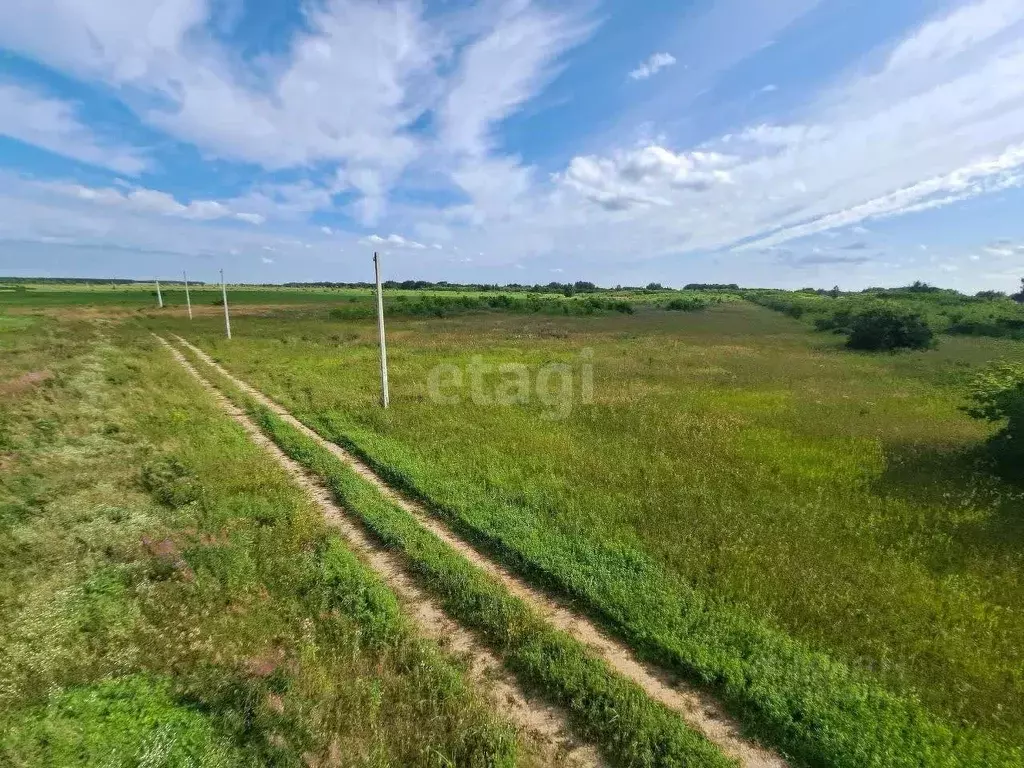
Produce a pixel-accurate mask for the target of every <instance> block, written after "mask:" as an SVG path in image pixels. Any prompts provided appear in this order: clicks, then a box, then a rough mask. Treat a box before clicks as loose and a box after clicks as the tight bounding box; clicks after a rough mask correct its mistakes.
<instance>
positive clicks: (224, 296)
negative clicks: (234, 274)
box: [220, 269, 231, 339]
mask: <svg viewBox="0 0 1024 768" xmlns="http://www.w3.org/2000/svg"><path fill="white" fill-rule="evenodd" d="M220 298H221V301H222V302H223V303H224V330H225V331H227V334H228V338H229V339H230V338H231V315H230V314H229V313H228V287H227V286H226V285H225V284H224V270H223V269H222V270H221V271H220Z"/></svg>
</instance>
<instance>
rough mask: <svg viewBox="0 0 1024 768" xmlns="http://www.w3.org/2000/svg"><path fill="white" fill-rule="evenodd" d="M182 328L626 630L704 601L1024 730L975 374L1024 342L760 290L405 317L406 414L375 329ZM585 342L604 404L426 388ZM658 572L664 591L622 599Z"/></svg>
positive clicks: (855, 666) (1021, 682)
mask: <svg viewBox="0 0 1024 768" xmlns="http://www.w3.org/2000/svg"><path fill="white" fill-rule="evenodd" d="M159 325H160V326H161V327H173V328H174V329H176V330H178V331H179V332H182V333H186V334H187V335H189V337H190V338H192V339H193V340H196V341H199V342H200V343H201V345H202V346H204V347H206V348H207V349H208V350H209V351H211V352H212V353H213V354H214V355H215V356H216V357H217V358H218V359H220V360H222V361H223V362H224V363H225V364H226V365H227V366H228V367H229V369H231V370H233V371H235V372H236V373H238V374H239V375H241V376H242V377H243V378H246V379H247V380H248V381H250V382H251V383H253V384H254V385H256V386H257V387H258V388H261V389H262V390H263V391H265V392H267V393H268V394H269V395H271V396H272V397H274V398H275V399H278V400H279V401H280V402H282V403H283V404H285V405H286V406H287V407H289V408H290V409H292V410H293V411H294V412H295V413H296V414H297V415H299V416H300V418H302V419H304V420H306V421H307V422H308V423H310V424H311V425H314V426H316V427H317V428H319V429H320V430H321V431H323V433H324V434H327V435H330V436H331V437H333V438H335V439H337V440H338V441H340V442H343V443H345V444H349V445H351V446H352V447H354V448H355V449H356V450H358V451H359V452H360V453H362V454H364V455H365V456H367V457H368V458H369V459H371V460H372V461H373V462H374V463H375V464H377V465H378V466H379V467H381V468H383V469H385V470H388V471H391V472H392V473H393V475H394V477H396V478H397V479H399V480H400V482H402V483H405V484H406V485H407V486H408V487H409V488H410V489H412V490H414V491H415V492H416V493H418V494H420V495H422V496H424V497H426V498H428V499H430V500H432V501H434V502H435V503H436V504H437V506H439V507H441V508H443V509H444V510H446V511H447V513H448V514H449V515H450V516H451V517H452V518H454V519H457V520H459V521H461V522H462V523H463V524H464V525H465V526H466V527H467V528H468V529H470V530H473V531H477V532H479V533H480V534H481V535H482V536H484V537H486V538H487V539H488V540H489V541H491V542H492V543H493V544H494V546H496V547H498V548H505V549H506V550H507V552H506V555H507V556H508V557H509V558H511V559H513V560H514V559H516V558H517V557H518V556H520V555H521V553H522V552H525V551H527V550H529V549H530V548H531V547H532V548H534V549H535V550H536V551H532V550H531V553H530V554H529V555H528V556H526V557H525V559H526V560H528V561H529V562H530V564H531V565H532V566H537V563H540V562H542V561H543V562H546V563H547V568H548V569H549V570H550V572H551V573H555V575H554V576H553V577H552V578H554V579H555V581H558V582H559V583H560V584H562V585H563V586H564V585H566V584H568V583H569V582H570V579H569V577H568V576H567V574H571V573H572V572H573V571H574V570H582V571H583V572H584V578H586V574H588V573H589V574H591V575H592V576H593V578H594V579H595V580H602V579H603V580H605V581H606V582H607V583H605V584H603V585H599V587H600V588H595V590H594V595H597V596H594V597H593V601H594V603H595V608H596V609H597V610H600V611H604V612H605V613H606V614H607V615H609V616H619V613H618V611H620V610H621V609H622V608H623V606H622V605H619V604H618V602H629V601H630V600H632V603H633V605H632V609H631V610H630V611H629V615H628V616H626V617H625V618H622V617H619V619H618V621H619V623H620V624H621V626H620V629H621V630H622V631H624V632H626V633H627V634H632V635H639V634H640V633H641V630H640V629H638V627H643V626H648V627H649V628H652V627H653V628H654V629H652V630H651V631H653V632H655V634H658V633H663V634H664V636H663V637H660V638H658V639H656V640H654V641H652V642H651V643H650V648H649V651H650V652H651V653H652V654H658V653H659V652H665V653H667V650H666V649H667V648H669V647H670V646H671V641H672V640H673V639H678V638H674V633H675V632H676V631H677V630H678V628H675V629H674V628H673V627H672V626H670V625H671V624H672V622H671V621H666V619H665V617H664V616H663V615H662V613H661V612H662V611H663V610H664V609H665V607H666V605H671V604H672V603H673V602H677V603H678V604H689V603H692V601H694V600H700V601H705V600H706V601H709V602H710V603H713V604H714V605H715V606H718V607H720V609H721V611H722V612H723V614H727V615H730V616H736V617H743V621H750V622H751V623H752V624H754V625H756V626H758V627H766V628H773V629H777V630H781V631H782V632H783V633H785V635H786V636H788V637H791V638H794V639H796V640H797V641H799V643H801V645H802V646H806V647H807V648H809V649H813V650H817V651H821V652H824V653H825V654H827V655H828V656H829V657H831V658H833V659H835V660H838V661H841V662H843V663H844V665H846V666H847V667H848V668H850V669H851V670H853V671H855V672H856V673H857V674H861V675H863V676H864V677H865V678H867V679H870V680H873V681H876V682H877V683H878V684H879V685H880V686H881V687H883V688H884V689H885V690H888V691H890V692H893V693H894V694H897V695H898V696H901V697H906V698H908V699H910V698H913V697H919V698H920V700H921V702H922V704H923V706H924V708H925V709H926V710H927V711H929V712H931V713H933V714H934V715H935V716H936V717H938V718H940V719H941V720H943V721H944V722H947V723H949V724H951V725H952V726H953V727H960V726H962V725H970V726H977V728H979V729H980V730H982V731H983V732H985V733H988V734H990V735H992V736H993V737H994V738H995V739H997V740H1000V741H1005V742H1006V743H1018V744H1019V743H1021V742H1022V741H1024V706H1022V705H1021V701H1022V700H1024V699H1022V693H1024V678H1022V676H1021V672H1020V670H1021V669H1022V665H1024V644H1022V643H1021V641H1020V638H1021V637H1022V636H1024V612H1022V609H1024V589H1022V587H1024V581H1022V576H1024V553H1022V548H1021V544H1022V542H1024V493H1022V492H1021V490H1020V489H1019V488H1018V487H1015V486H1012V485H1009V484H1007V483H1006V482H1004V481H1002V480H1000V479H999V478H998V477H996V476H995V475H993V474H992V473H991V472H990V471H989V470H988V468H987V467H986V465H985V463H984V459H983V458H982V456H981V452H980V450H979V449H980V446H981V445H982V443H983V442H984V440H985V439H986V437H987V436H988V434H989V430H988V429H987V428H986V427H985V426H983V425H981V424H979V423H977V422H974V421H972V420H970V419H969V418H968V417H967V416H965V415H964V414H963V413H961V412H960V411H959V410H958V406H959V404H960V403H961V401H962V394H961V391H960V387H961V385H962V382H963V381H964V379H965V377H966V375H967V374H968V372H970V371H971V370H973V369H974V368H975V367H977V366H979V365H981V364H983V363H986V362H988V361H990V360H993V359H998V358H1007V359H1016V360H1021V359H1024V347H1022V346H1021V345H1020V344H1019V343H1016V342H1011V341H998V340H992V339H964V338H952V339H947V340H944V343H943V344H942V345H941V346H940V348H939V349H938V350H935V351H929V352H923V353H909V354H904V355H895V356H894V355H882V356H877V355H867V354H856V353H851V352H847V351H845V350H842V349H841V348H840V347H839V344H838V342H837V341H835V340H834V339H832V338H830V337H828V336H822V335H816V334H814V333H813V332H811V331H809V330H808V329H806V327H805V326H803V325H802V324H800V323H798V322H796V321H794V320H792V319H789V318H786V317H783V316H780V315H778V314H774V313H772V312H770V311H767V310H765V309H762V308H759V307H755V306H752V305H749V304H746V303H731V304H726V305H722V306H719V307H716V308H713V309H711V310H709V311H706V312H704V313H698V314H692V313H685V314H678V315H677V314H672V313H658V314H647V315H639V316H636V317H599V318H580V319H577V318H563V319H553V318H546V317H528V318H524V317H521V316H504V315H485V316H480V315H474V316H467V317H458V318H454V319H444V320H428V321H423V320H408V319H396V320H394V321H393V322H392V323H391V325H390V350H391V356H390V365H391V381H392V384H393V390H392V408H391V410H389V411H387V412H384V411H382V410H381V409H379V408H378V407H377V403H376V400H377V397H378V384H377V375H378V374H377V368H376V366H377V356H376V355H377V352H376V346H375V335H374V327H373V326H372V325H371V324H370V323H358V322H331V321H330V320H329V319H328V318H326V317H323V316H319V317H308V318H305V319H303V318H297V317H290V316H286V315H281V316H277V317H259V318H255V317H253V318H246V319H244V320H239V321H238V323H237V327H236V331H235V334H236V335H235V339H234V340H233V341H232V342H231V343H227V342H226V341H225V340H224V339H223V338H222V337H221V336H220V334H219V331H218V329H217V328H216V327H215V325H214V324H212V323H206V322H205V321H204V322H197V323H196V324H194V325H192V326H191V327H190V326H188V325H186V324H185V323H182V322H173V323H159ZM582 348H590V349H592V350H593V361H594V362H593V369H594V392H595V396H594V402H593V404H591V405H577V406H575V407H574V408H573V410H572V412H571V414H570V415H569V416H568V418H566V419H564V420H550V419H545V418H544V417H545V415H547V413H546V408H545V407H544V405H543V404H542V403H539V402H537V400H536V398H534V399H533V400H532V401H531V402H529V403H527V404H525V405H507V406H500V405H476V404H473V403H472V402H468V401H466V399H465V398H464V399H463V401H462V402H461V403H459V404H457V405H438V404H435V403H432V402H431V401H430V398H429V396H428V392H427V382H428V377H429V372H430V370H431V369H432V368H433V367H434V366H436V365H438V364H439V363H451V364H456V365H467V364H468V363H469V362H470V361H471V358H472V357H474V356H476V355H479V356H481V357H482V358H483V359H484V360H485V361H492V362H496V363H497V362H504V361H519V362H523V363H526V364H527V365H534V366H536V365H540V364H543V363H546V362H549V361H552V360H561V361H565V362H566V363H572V362H573V361H574V359H576V357H577V356H578V353H579V351H580V350H581V349H582ZM602 562H603V563H605V565H606V569H605V570H606V572H602V573H600V578H599V576H598V572H597V571H594V570H592V569H596V568H601V567H602V566H601V563H602ZM612 563H617V564H621V566H622V570H621V571H620V572H616V571H615V567H617V566H613V565H612ZM626 564H628V565H626ZM556 572H557V573H556ZM549 575H550V574H549ZM652 587H653V588H656V589H657V590H658V591H659V592H663V593H665V595H664V598H665V600H664V601H660V600H652V601H650V605H647V606H644V605H643V603H644V600H643V599H641V597H640V596H638V595H633V596H632V597H631V596H630V594H629V592H627V593H626V595H625V597H624V596H623V595H622V594H617V593H616V590H617V589H625V590H631V589H637V588H652ZM602 590H606V592H602ZM584 591H585V590H584ZM600 595H606V598H605V597H601V596H600ZM617 601H618V602H617ZM716 610H717V609H716ZM647 611H649V613H647ZM634 630H635V631H634ZM723 642H724V639H723ZM680 662H681V663H682V664H683V665H684V666H685V665H686V664H690V665H693V666H694V667H695V668H696V671H697V673H698V674H707V675H708V676H713V675H714V672H713V670H712V667H708V668H707V669H703V668H701V667H700V664H699V663H697V662H694V661H693V660H692V659H683V658H680Z"/></svg>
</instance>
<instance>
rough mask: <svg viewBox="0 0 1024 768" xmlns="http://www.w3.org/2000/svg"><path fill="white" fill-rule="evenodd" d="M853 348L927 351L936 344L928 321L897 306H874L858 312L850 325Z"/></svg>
mask: <svg viewBox="0 0 1024 768" xmlns="http://www.w3.org/2000/svg"><path fill="white" fill-rule="evenodd" d="M849 328H850V338H849V339H848V340H847V342H846V346H848V347H849V348H850V349H862V350H868V351H886V350H896V349H928V348H930V347H932V346H934V345H935V333H934V331H932V329H931V327H930V326H929V325H928V323H927V322H926V321H925V319H924V318H923V317H922V316H921V315H920V314H918V313H917V312H913V311H911V310H907V309H902V308H900V307H897V306H884V305H881V306H875V307H869V308H867V309H863V310H861V311H860V312H858V313H856V314H855V315H854V316H853V317H852V319H851V320H850V324H849Z"/></svg>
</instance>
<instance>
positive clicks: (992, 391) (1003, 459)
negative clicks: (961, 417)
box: [964, 362, 1024, 474]
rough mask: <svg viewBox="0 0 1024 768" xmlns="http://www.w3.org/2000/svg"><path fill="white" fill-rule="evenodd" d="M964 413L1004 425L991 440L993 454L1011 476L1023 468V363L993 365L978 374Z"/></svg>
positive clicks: (970, 389)
mask: <svg viewBox="0 0 1024 768" xmlns="http://www.w3.org/2000/svg"><path fill="white" fill-rule="evenodd" d="M968 399H969V404H968V405H966V406H964V410H965V411H966V412H967V413H968V414H970V415H971V416H973V417H974V418H976V419H983V420H985V421H992V422H1004V426H1003V429H1002V430H1001V431H1000V432H999V433H998V434H997V435H996V436H995V437H994V438H993V439H992V443H991V446H992V449H993V452H994V454H995V456H996V458H997V460H999V462H1000V463H1001V464H1004V465H1005V467H1006V468H1007V469H1013V470H1014V474H1019V473H1020V472H1021V468H1022V466H1024V364H1021V363H1005V362H1003V363H996V364H995V365H992V366H990V367H989V368H987V369H986V370H984V371H982V372H981V373H979V374H978V375H977V376H976V377H975V378H974V380H973V381H972V382H971V385H970V388H969V390H968Z"/></svg>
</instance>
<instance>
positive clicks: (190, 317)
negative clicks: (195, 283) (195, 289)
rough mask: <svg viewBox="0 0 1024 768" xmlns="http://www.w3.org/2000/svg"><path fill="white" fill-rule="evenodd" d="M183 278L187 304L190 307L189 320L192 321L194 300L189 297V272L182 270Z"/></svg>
mask: <svg viewBox="0 0 1024 768" xmlns="http://www.w3.org/2000/svg"><path fill="white" fill-rule="evenodd" d="M181 276H182V277H183V278H185V304H186V305H188V319H189V320H191V319H192V299H191V298H189V295H188V272H185V271H184V270H182V272H181Z"/></svg>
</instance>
